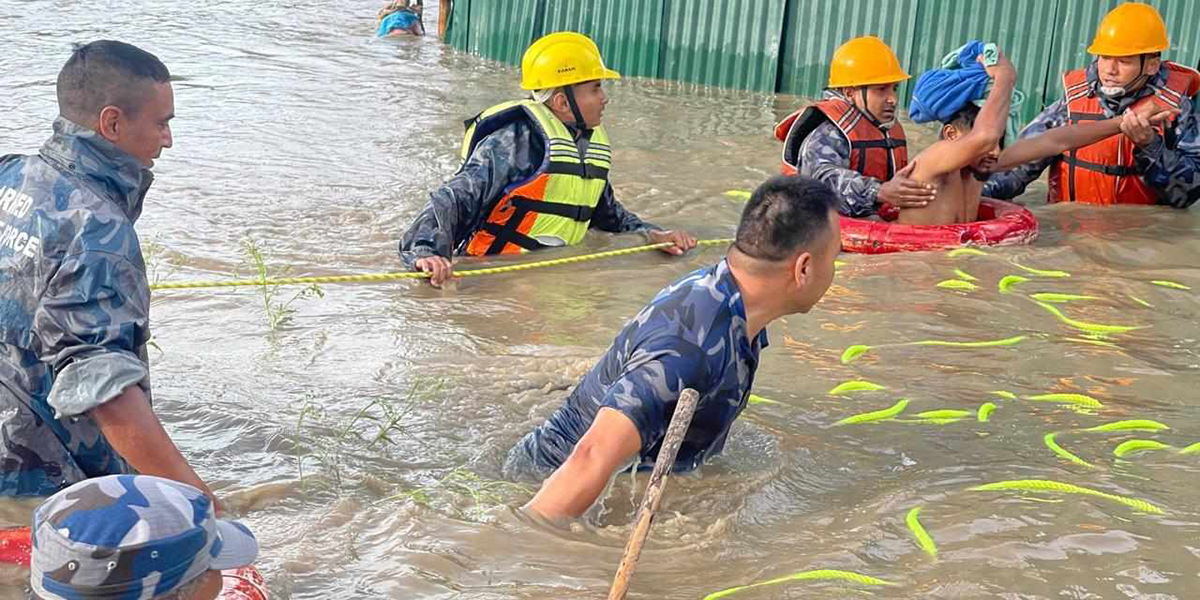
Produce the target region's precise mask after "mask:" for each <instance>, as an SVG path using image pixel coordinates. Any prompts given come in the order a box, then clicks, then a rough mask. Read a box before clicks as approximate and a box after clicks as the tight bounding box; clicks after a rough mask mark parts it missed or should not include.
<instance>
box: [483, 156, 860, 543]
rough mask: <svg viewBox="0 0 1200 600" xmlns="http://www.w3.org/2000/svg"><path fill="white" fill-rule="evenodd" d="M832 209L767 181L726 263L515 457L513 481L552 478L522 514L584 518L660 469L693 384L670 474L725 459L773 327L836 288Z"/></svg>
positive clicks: (617, 356)
mask: <svg viewBox="0 0 1200 600" xmlns="http://www.w3.org/2000/svg"><path fill="white" fill-rule="evenodd" d="M836 203H837V199H836V197H835V195H834V193H833V191H832V190H831V189H829V186H827V185H825V184H824V183H821V182H819V181H816V180H814V179H810V178H808V177H802V176H798V175H793V176H784V175H778V176H775V177H772V178H771V179H768V180H767V181H766V182H765V183H763V184H762V185H760V186H759V187H758V189H757V190H755V191H754V194H753V195H752V196H751V197H750V201H749V202H748V203H747V204H746V207H745V209H744V210H743V211H742V218H741V222H740V223H739V224H738V228H737V233H736V237H735V240H736V241H735V242H734V243H733V246H732V247H731V248H730V249H729V253H728V255H727V256H726V257H725V259H724V260H722V261H721V262H719V263H717V264H716V265H713V266H711V267H708V268H705V269H701V270H699V271H696V272H694V273H692V274H690V275H688V276H686V277H684V278H683V279H680V280H679V281H676V282H675V283H673V284H671V285H669V286H667V287H666V288H664V289H663V290H662V291H661V292H659V293H658V295H657V296H655V297H654V300H652V301H651V302H650V304H649V305H647V306H646V307H645V308H643V309H642V311H641V312H639V313H638V314H637V315H636V316H634V317H633V319H631V320H630V321H629V323H628V324H626V325H625V328H624V329H622V330H621V332H620V333H619V334H618V335H617V338H616V340H614V341H613V343H612V345H611V346H610V347H609V349H608V352H607V353H605V355H604V356H603V357H602V358H601V359H600V361H599V362H598V363H596V366H594V367H592V370H591V371H589V372H588V373H587V375H585V376H584V377H583V380H582V381H580V382H579V384H578V385H577V386H575V389H574V390H572V391H571V394H570V396H569V397H568V398H567V400H566V402H565V403H564V404H563V405H562V407H561V408H559V409H558V410H557V411H556V412H555V413H554V414H552V415H551V416H550V418H548V419H547V420H546V422H545V423H544V424H542V425H540V426H539V427H537V428H536V429H534V430H533V431H532V432H530V433H529V434H528V435H526V436H525V438H524V439H523V440H521V441H520V442H518V443H517V445H516V446H514V447H513V449H512V450H511V451H510V452H509V455H508V458H507V460H506V461H505V465H504V472H505V476H506V477H509V478H513V479H530V478H532V479H535V480H541V479H543V478H546V477H547V476H549V478H548V479H545V482H544V483H543V484H542V488H541V490H540V491H539V492H538V493H537V495H536V496H534V498H533V499H532V500H530V502H529V504H528V505H526V509H527V510H529V511H530V512H531V513H534V514H536V515H540V516H541V517H544V518H547V519H550V520H552V521H559V520H562V519H570V518H577V517H579V516H581V515H583V514H584V513H585V512H586V511H587V510H588V508H589V507H591V506H592V504H593V503H594V502H595V501H596V499H597V497H598V496H599V495H600V493H601V492H602V491H603V490H604V488H605V486H606V485H607V484H608V482H609V481H610V480H611V478H612V477H613V475H614V474H616V473H617V472H618V471H620V470H623V469H625V468H628V467H629V466H630V465H631V464H633V465H636V466H638V467H641V468H649V467H651V466H653V464H654V461H655V460H656V459H657V458H658V452H659V448H660V446H661V444H662V442H663V437H664V435H665V434H666V430H667V425H668V424H669V423H670V421H671V417H672V415H673V414H674V411H675V406H676V403H677V401H678V398H679V394H680V393H681V392H682V391H683V390H684V389H685V388H691V389H694V390H696V391H697V392H699V394H700V400H699V403H698V404H697V405H696V412H695V416H694V418H693V419H692V423H691V426H690V428H689V429H688V433H687V436H686V438H685V439H684V441H683V445H682V446H681V447H680V449H679V454H678V456H677V457H676V459H675V464H674V465H673V470H675V471H677V472H678V471H689V470H692V469H695V468H696V467H698V466H700V464H701V463H703V462H704V461H705V460H707V459H709V458H711V457H713V456H715V455H717V454H718V453H720V452H721V450H722V449H723V448H724V447H725V440H726V438H727V437H728V436H729V429H730V427H731V426H732V425H733V422H734V420H736V419H737V417H738V415H740V414H741V412H742V410H744V409H745V408H746V403H747V402H748V401H749V397H750V390H751V387H752V386H753V384H754V374H755V371H757V370H758V364H759V353H760V352H761V351H762V349H763V348H766V347H767V332H766V328H767V324H769V323H770V322H771V321H773V320H775V319H777V318H779V317H783V316H786V315H791V314H795V313H807V312H808V311H809V310H810V309H811V308H812V307H813V306H814V305H815V304H816V303H817V301H819V300H820V299H821V297H822V296H823V295H824V294H825V291H826V290H828V289H829V285H830V283H831V282H832V281H833V272H834V266H833V261H834V258H835V257H836V256H837V255H838V252H839V251H840V250H841V235H840V232H839V220H838V215H837V210H836V208H835V206H836Z"/></svg>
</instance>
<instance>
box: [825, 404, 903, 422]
mask: <svg viewBox="0 0 1200 600" xmlns="http://www.w3.org/2000/svg"><path fill="white" fill-rule="evenodd" d="M907 406H908V400H904V399H902V400H900V401H899V402H897V403H895V404H893V405H892V406H890V407H888V408H885V409H883V410H876V411H872V412H867V413H860V414H857V415H853V416H850V417H846V418H845V419H842V420H841V421H838V422H837V423H834V425H857V424H861V423H874V422H876V421H883V420H886V419H890V418H892V417H894V416H896V415H898V414H900V413H901V412H904V408H905V407H907Z"/></svg>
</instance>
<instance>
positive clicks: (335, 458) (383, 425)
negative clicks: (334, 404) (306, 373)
mask: <svg viewBox="0 0 1200 600" xmlns="http://www.w3.org/2000/svg"><path fill="white" fill-rule="evenodd" d="M442 388H443V382H442V381H440V380H438V381H424V380H419V381H417V382H416V383H414V384H413V385H412V386H411V387H410V388H409V390H408V392H407V393H406V394H405V395H404V396H401V397H384V398H375V399H373V400H371V401H370V402H367V403H366V404H364V405H363V406H362V407H361V408H359V409H358V411H356V412H355V413H354V414H353V415H350V416H348V417H343V416H342V413H341V412H340V411H336V410H334V409H331V408H327V407H326V405H325V404H324V403H318V402H316V401H313V400H310V401H308V402H306V403H305V404H304V405H303V406H302V407H301V409H300V414H299V415H298V416H297V417H296V429H295V436H296V438H297V440H303V443H302V444H300V443H298V444H297V445H298V446H300V447H301V448H302V452H301V453H300V455H299V458H298V459H297V460H296V469H297V471H298V472H299V478H300V482H301V483H302V484H303V483H305V473H304V464H305V462H306V461H307V460H308V459H312V460H314V461H315V462H316V463H317V465H318V467H319V469H318V473H320V474H322V475H324V476H325V477H324V479H323V481H324V482H325V483H326V484H327V486H328V487H329V488H331V489H333V490H336V491H339V492H340V491H341V490H344V489H346V485H345V480H346V478H347V477H348V476H349V475H348V473H347V469H346V464H345V463H346V457H347V456H349V455H350V454H352V453H357V452H362V451H370V450H383V449H387V448H389V447H391V446H393V445H395V443H396V441H395V439H394V436H396V435H397V434H399V433H403V432H404V430H405V429H406V425H405V419H406V418H407V417H408V416H409V414H410V413H412V411H413V410H414V409H416V407H417V406H419V405H421V404H423V403H425V402H427V401H428V400H430V399H432V398H434V397H436V396H437V395H438V394H440V392H441V390H442Z"/></svg>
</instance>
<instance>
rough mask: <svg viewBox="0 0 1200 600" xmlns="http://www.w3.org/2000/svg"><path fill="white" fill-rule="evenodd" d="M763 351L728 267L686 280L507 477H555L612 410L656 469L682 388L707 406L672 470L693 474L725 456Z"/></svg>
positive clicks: (525, 447) (648, 314)
mask: <svg viewBox="0 0 1200 600" xmlns="http://www.w3.org/2000/svg"><path fill="white" fill-rule="evenodd" d="M766 347H767V334H766V330H763V331H762V332H760V333H759V334H758V336H756V337H755V338H754V339H753V340H751V339H750V337H749V336H748V332H747V331H746V307H745V304H743V302H742V293H741V290H739V289H738V286H737V282H735V281H734V279H733V275H732V274H730V271H729V264H728V262H727V261H724V260H723V261H721V262H720V263H718V264H716V265H715V266H712V267H709V268H707V269H701V270H699V271H696V272H694V273H692V274H690V275H687V276H686V277H684V278H683V279H680V280H679V281H676V282H675V283H673V284H671V285H669V286H667V287H666V288H665V289H663V290H662V291H661V292H659V293H658V295H657V296H655V297H654V300H652V301H651V302H650V304H649V305H648V306H646V307H645V308H643V309H642V311H641V312H639V313H638V314H637V316H635V317H634V318H633V320H631V321H630V322H629V323H628V324H626V325H625V328H624V329H622V330H621V333H620V334H618V335H617V338H616V340H614V341H613V344H612V346H611V347H609V349H608V352H606V353H605V354H604V356H603V357H602V358H601V359H600V362H598V363H597V364H596V366H594V367H593V368H592V370H591V371H589V372H588V373H587V375H585V376H584V377H583V380H582V381H580V382H579V385H577V386H575V389H574V390H572V391H571V394H570V396H569V397H568V398H567V401H566V403H565V404H564V405H563V406H562V407H561V408H559V409H558V411H557V412H555V413H554V414H553V415H551V416H550V418H549V419H547V420H546V422H545V423H544V424H542V425H540V426H539V427H537V428H536V429H534V430H533V431H532V432H530V433H529V434H528V435H527V436H525V438H524V439H523V440H522V441H521V442H519V443H518V444H517V445H516V447H514V448H513V450H512V452H511V453H510V454H509V459H508V461H507V463H506V465H505V472H506V473H505V474H506V475H507V476H509V477H518V476H527V475H536V476H540V477H544V476H546V475H548V474H549V473H551V472H553V470H554V469H556V468H558V466H559V465H561V464H562V463H563V462H564V461H566V459H567V457H568V456H569V455H570V454H571V450H572V449H573V448H574V447H575V444H576V443H577V442H579V440H580V438H582V437H583V434H584V433H586V432H587V430H588V428H589V427H590V426H591V424H592V421H593V420H595V418H596V413H597V412H598V411H599V410H600V409H601V408H605V407H607V408H613V409H616V410H618V411H621V413H623V414H624V415H625V416H627V417H629V419H630V420H631V421H633V424H634V426H636V427H637V430H638V433H639V434H640V435H641V439H642V443H641V450H640V452H639V456H638V459H637V460H638V462H639V464H640V466H642V467H651V466H653V464H654V461H655V459H656V458H657V457H658V450H659V447H660V446H661V444H662V441H663V436H664V435H665V434H666V431H667V425H669V424H670V421H671V416H672V415H673V414H674V412H675V404H676V401H677V400H678V398H679V394H680V392H682V391H683V389H684V388H692V389H694V390H696V391H697V392H699V393H700V401H699V403H698V404H697V406H696V412H695V416H694V417H693V419H692V424H691V427H689V428H688V433H687V437H686V438H685V439H684V442H683V445H682V446H681V447H680V449H679V454H678V455H677V457H676V459H675V465H674V470H675V471H688V470H691V469H694V468H696V467H697V466H699V465H700V464H701V463H702V462H703V461H704V460H705V459H706V458H708V457H710V456H713V455H716V454H717V453H719V452H721V450H722V448H724V446H725V439H726V437H727V436H728V435H729V428H730V426H731V425H732V424H733V421H734V419H736V418H737V417H738V415H739V414H740V413H741V412H742V409H743V408H744V407H745V406H746V402H747V399H748V397H749V394H750V388H751V386H752V385H753V383H754V373H755V371H756V370H757V369H758V355H759V352H760V351H761V350H762V349H763V348H766Z"/></svg>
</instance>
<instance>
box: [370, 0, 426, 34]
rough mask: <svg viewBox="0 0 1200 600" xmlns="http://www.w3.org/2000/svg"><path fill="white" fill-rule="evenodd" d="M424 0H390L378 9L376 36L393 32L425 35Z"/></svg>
mask: <svg viewBox="0 0 1200 600" xmlns="http://www.w3.org/2000/svg"><path fill="white" fill-rule="evenodd" d="M423 2H424V0H392V1H391V2H389V3H388V4H387V6H384V7H383V8H381V9H379V30H378V31H376V32H375V35H376V36H378V37H384V36H386V35H391V34H393V33H411V34H413V35H425V23H424V15H425V5H424V4H423Z"/></svg>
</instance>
